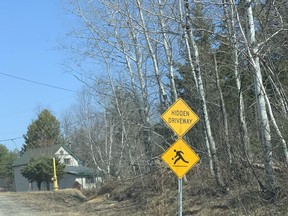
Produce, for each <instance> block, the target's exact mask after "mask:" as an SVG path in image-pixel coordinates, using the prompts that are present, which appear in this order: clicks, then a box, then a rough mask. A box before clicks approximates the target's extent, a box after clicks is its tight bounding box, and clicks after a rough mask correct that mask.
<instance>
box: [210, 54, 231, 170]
mask: <svg viewBox="0 0 288 216" xmlns="http://www.w3.org/2000/svg"><path fill="white" fill-rule="evenodd" d="M214 64H215V77H216V86H217V90H218V92H219V97H220V107H221V113H222V117H223V124H224V144H225V147H226V151H227V155H228V161H229V164H232V155H231V145H230V140H229V128H228V117H227V112H226V106H225V101H224V97H223V93H222V89H221V86H220V81H219V73H218V66H217V59H216V54H215V53H214Z"/></svg>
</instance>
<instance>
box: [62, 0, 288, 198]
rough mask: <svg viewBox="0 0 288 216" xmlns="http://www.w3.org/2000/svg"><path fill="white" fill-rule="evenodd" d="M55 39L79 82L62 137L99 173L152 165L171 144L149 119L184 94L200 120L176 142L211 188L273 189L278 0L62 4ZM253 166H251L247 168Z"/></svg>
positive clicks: (279, 79)
mask: <svg viewBox="0 0 288 216" xmlns="http://www.w3.org/2000/svg"><path fill="white" fill-rule="evenodd" d="M69 7H70V8H71V13H73V14H74V15H75V16H76V18H77V21H78V22H76V23H77V25H76V24H75V27H74V29H73V30H72V31H71V32H70V33H68V34H67V35H68V40H67V42H66V43H63V44H62V45H63V49H65V50H67V52H69V55H70V59H71V62H69V63H68V64H67V65H69V67H68V68H69V70H70V72H71V73H72V74H73V75H74V76H75V77H76V78H77V79H79V81H81V82H83V91H82V94H79V95H78V98H77V103H76V104H75V105H74V106H73V107H71V109H70V110H69V111H67V113H66V114H65V115H64V116H63V118H62V119H61V125H62V129H63V139H64V142H66V143H70V145H71V148H72V150H73V151H75V152H76V153H77V154H79V155H80V157H82V158H85V163H86V164H87V165H89V166H91V167H93V168H95V169H97V170H99V171H101V172H102V173H103V175H104V176H105V177H106V178H107V179H110V178H125V177H128V176H134V175H138V174H141V173H145V172H151V171H154V170H156V169H157V162H156V161H157V160H158V159H159V158H160V156H161V154H162V153H163V152H164V151H165V150H166V149H167V148H168V147H169V146H170V145H171V144H172V143H173V142H174V141H175V136H174V135H173V132H172V131H171V130H170V129H169V128H167V126H166V125H165V124H164V123H163V121H162V120H161V118H160V116H161V114H162V113H163V112H164V111H165V110H166V109H167V108H168V107H169V106H170V105H171V104H172V103H173V102H175V101H176V99H177V98H179V97H181V98H183V99H184V100H185V101H186V102H187V104H188V105H189V106H190V107H191V108H192V109H193V110H194V111H195V112H196V113H197V115H199V117H200V121H199V123H198V124H197V125H196V126H195V127H194V128H193V130H191V131H189V133H188V134H187V135H185V140H186V141H187V142H188V143H189V144H190V145H191V146H192V148H193V149H195V151H196V152H197V153H198V154H199V156H200V158H201V165H200V166H201V167H203V168H205V169H206V168H207V169H208V170H209V171H210V173H211V174H210V175H211V176H212V177H213V178H214V179H215V183H216V185H217V186H216V187H218V188H219V189H221V190H224V191H226V190H227V188H228V187H229V186H231V185H232V186H233V184H234V185H237V184H238V183H242V184H244V183H248V182H249V180H250V179H251V178H254V179H256V180H257V182H258V185H259V187H260V188H261V190H262V191H265V192H267V193H268V194H272V195H273V194H275V193H276V190H277V187H278V183H279V181H278V180H277V178H276V172H275V169H276V167H282V166H283V167H285V166H286V164H287V162H288V152H287V151H288V150H287V143H286V140H287V129H288V127H287V123H286V122H287V121H286V120H287V111H288V106H287V102H288V101H287V90H288V89H287V84H288V83H287V80H288V79H287V58H286V57H285V56H286V54H287V36H286V35H287V21H288V17H287V15H286V13H285V11H286V10H287V9H288V3H287V2H286V1H284V0H279V1H271V0H255V1H251V0H217V1H214V0H213V1H210V0H203V1H189V0H145V1H142V0H134V1H128V0H121V1H120V0H119V1H112V0H111V1H110V0H97V1H82V0H73V1H70V5H69ZM259 168H261V170H263V174H262V175H260V176H259V175H258V174H256V171H258V169H259Z"/></svg>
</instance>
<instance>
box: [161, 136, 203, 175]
mask: <svg viewBox="0 0 288 216" xmlns="http://www.w3.org/2000/svg"><path fill="white" fill-rule="evenodd" d="M179 141H182V143H183V144H184V145H185V146H186V147H187V148H188V149H189V150H190V153H192V154H193V155H194V156H195V157H196V160H195V161H194V162H193V163H192V164H191V165H190V167H189V168H187V170H186V171H185V172H184V173H183V174H179V173H177V171H176V170H174V168H173V167H171V165H170V164H169V163H168V162H167V161H166V160H165V159H164V158H163V157H164V155H166V154H168V153H170V151H171V149H172V148H175V145H176V144H177V143H178V142H179ZM161 159H162V160H163V161H164V162H165V163H166V164H167V165H168V167H169V168H170V169H171V170H172V171H173V172H174V173H175V175H176V176H177V177H178V178H179V179H181V178H183V176H185V175H186V174H187V173H188V172H189V171H190V170H191V169H192V168H193V167H194V166H195V165H196V164H197V163H198V162H199V160H200V157H199V155H198V154H197V153H196V152H195V151H194V150H193V149H192V148H191V147H190V145H189V144H188V143H187V142H186V141H185V140H184V139H182V138H179V139H178V140H176V141H175V142H174V143H173V144H172V145H171V146H170V147H169V148H168V149H167V150H166V151H165V152H164V153H163V154H162V156H161Z"/></svg>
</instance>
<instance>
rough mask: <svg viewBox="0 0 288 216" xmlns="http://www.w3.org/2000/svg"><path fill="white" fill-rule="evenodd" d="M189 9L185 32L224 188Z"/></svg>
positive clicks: (219, 181)
mask: <svg viewBox="0 0 288 216" xmlns="http://www.w3.org/2000/svg"><path fill="white" fill-rule="evenodd" d="M189 7H190V6H189V2H188V0H184V8H185V13H186V16H185V18H186V30H185V31H187V33H188V36H189V44H191V54H192V60H193V65H194V69H195V74H196V78H197V84H198V93H199V97H200V100H201V103H202V111H203V116H204V124H205V130H206V133H207V138H208V141H209V147H210V150H211V159H212V161H213V169H214V170H213V171H214V174H215V180H216V183H217V185H218V186H220V187H221V188H224V187H225V185H224V182H223V179H222V175H221V170H220V165H219V161H218V156H217V153H216V144H215V140H214V137H213V135H212V130H211V125H210V119H209V115H208V108H207V104H206V96H205V89H204V85H203V81H202V74H201V70H200V60H199V53H198V47H197V44H196V42H195V40H194V35H193V31H192V28H191V24H190V8H189Z"/></svg>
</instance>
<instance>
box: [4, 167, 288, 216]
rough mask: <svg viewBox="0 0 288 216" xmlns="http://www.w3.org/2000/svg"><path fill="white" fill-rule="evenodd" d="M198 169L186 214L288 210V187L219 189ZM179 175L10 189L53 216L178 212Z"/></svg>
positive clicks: (188, 186) (189, 186) (188, 187)
mask: <svg viewBox="0 0 288 216" xmlns="http://www.w3.org/2000/svg"><path fill="white" fill-rule="evenodd" d="M205 172H206V171H205V170H200V169H198V168H196V169H193V171H190V173H189V175H188V176H187V178H188V182H187V183H184V188H183V211H184V213H183V215H186V216H188V215H199V216H200V215H201V216H208V215H213V216H214V215H216V216H217V215H237V216H238V215H259V216H260V215H261V216H262V215H263V216H265V215H288V214H287V213H286V212H287V210H288V202H287V200H288V198H287V197H288V196H287V194H288V193H287V189H285V188H286V187H283V189H282V190H279V194H278V196H277V199H276V201H275V202H273V203H272V202H268V201H267V200H265V199H263V195H262V194H261V193H260V191H259V190H258V188H257V187H256V186H257V185H256V186H255V184H254V183H253V182H251V183H250V184H249V185H242V186H240V185H239V187H234V188H232V187H231V188H230V191H229V192H228V193H227V194H223V193H221V192H219V191H217V190H216V188H217V187H216V186H215V185H214V179H213V178H212V177H211V176H210V175H209V173H205ZM177 193H178V191H177V178H176V177H175V175H174V174H173V173H171V172H169V171H167V170H158V171H157V172H155V173H153V174H147V175H143V176H139V177H138V178H134V179H131V180H126V181H111V182H107V183H106V184H105V185H103V187H102V188H101V189H100V190H98V191H82V192H80V191H78V190H76V189H69V190H59V191H51V192H29V193H9V195H10V196H13V197H14V198H15V199H18V200H21V202H25V203H26V204H27V205H30V206H31V207H33V208H35V209H41V211H43V212H47V213H48V214H49V215H54V216H58V215H59V216H60V215H61V216H65V215H69V216H80V215H81V216H84V215H105V216H114V215H117V216H122V215H123V216H124V215H125V216H126V215H129V216H130V215H131V216H138V215H139V216H140V215H154V216H158V215H159V216H160V215H163V216H170V215H171V216H172V215H173V216H174V215H177V204H178V201H177V199H178V195H177Z"/></svg>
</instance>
